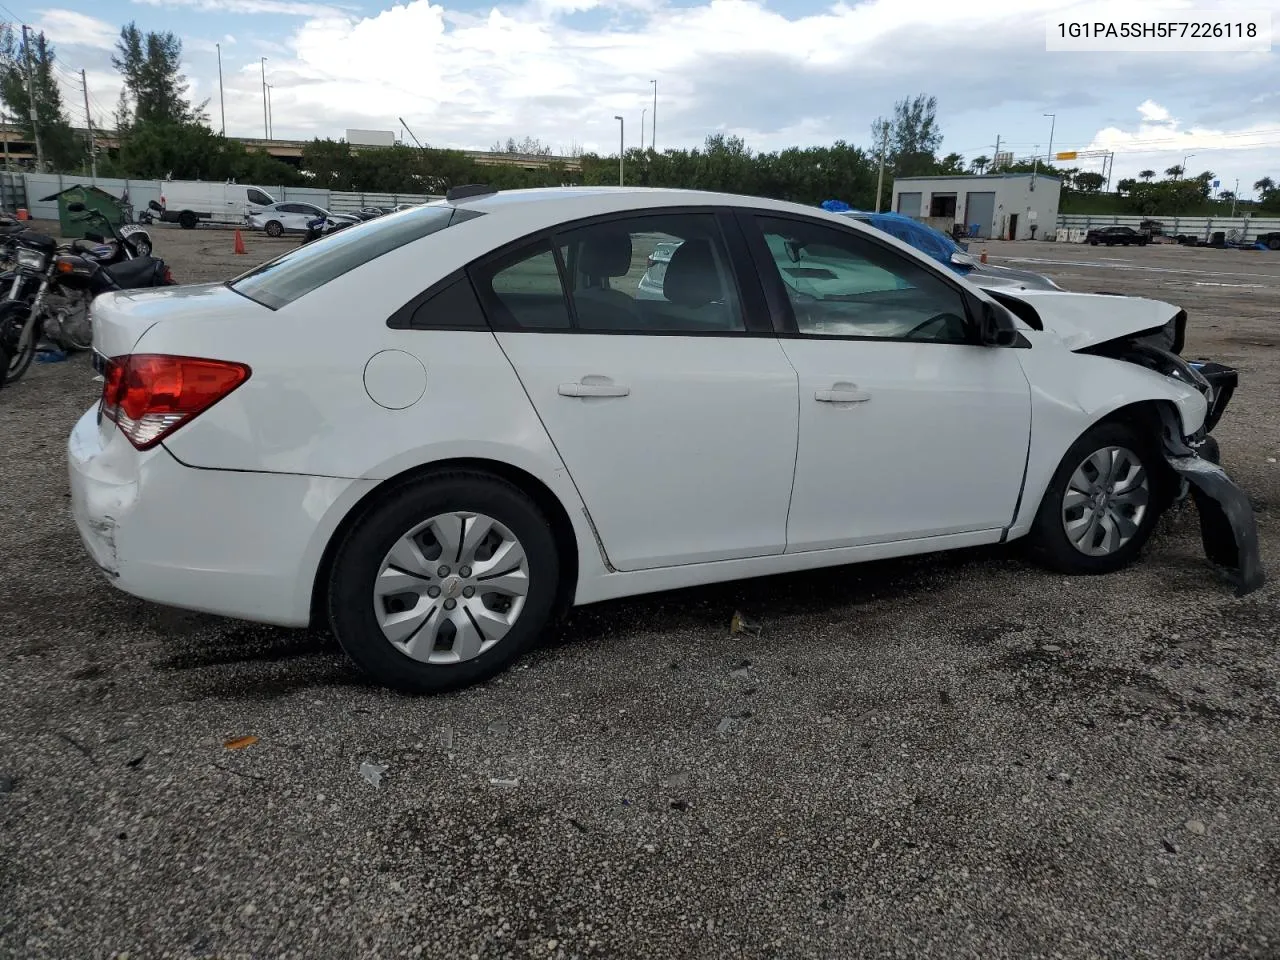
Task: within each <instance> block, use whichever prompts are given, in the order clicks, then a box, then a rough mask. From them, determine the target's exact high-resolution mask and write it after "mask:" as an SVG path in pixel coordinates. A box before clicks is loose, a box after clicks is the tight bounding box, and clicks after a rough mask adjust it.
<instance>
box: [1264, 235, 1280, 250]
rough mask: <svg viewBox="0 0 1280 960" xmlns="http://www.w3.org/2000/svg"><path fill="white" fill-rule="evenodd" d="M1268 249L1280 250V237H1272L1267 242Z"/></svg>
mask: <svg viewBox="0 0 1280 960" xmlns="http://www.w3.org/2000/svg"><path fill="white" fill-rule="evenodd" d="M1267 249H1269V250H1280V237H1272V238H1271V239H1270V240H1268V241H1267Z"/></svg>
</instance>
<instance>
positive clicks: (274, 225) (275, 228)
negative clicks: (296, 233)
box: [264, 220, 284, 237]
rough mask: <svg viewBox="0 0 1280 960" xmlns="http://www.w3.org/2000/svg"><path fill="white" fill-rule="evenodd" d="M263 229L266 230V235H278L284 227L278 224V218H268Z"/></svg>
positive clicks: (282, 231)
mask: <svg viewBox="0 0 1280 960" xmlns="http://www.w3.org/2000/svg"><path fill="white" fill-rule="evenodd" d="M264 229H265V230H266V232H267V236H268V237H278V236H280V235H281V234H282V233H284V227H282V226H281V225H280V222H279V221H278V220H268V221H267V225H266V227H265V228H264Z"/></svg>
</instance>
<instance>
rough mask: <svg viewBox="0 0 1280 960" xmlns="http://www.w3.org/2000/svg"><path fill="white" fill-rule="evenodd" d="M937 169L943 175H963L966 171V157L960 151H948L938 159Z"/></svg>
mask: <svg viewBox="0 0 1280 960" xmlns="http://www.w3.org/2000/svg"><path fill="white" fill-rule="evenodd" d="M936 171H937V173H938V174H939V175H941V176H957V177H958V176H963V175H964V172H965V165H964V157H962V156H960V154H958V153H948V154H947V155H946V156H945V157H943V158H942V159H941V160H939V161H938V166H937V168H936Z"/></svg>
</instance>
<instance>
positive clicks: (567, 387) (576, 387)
mask: <svg viewBox="0 0 1280 960" xmlns="http://www.w3.org/2000/svg"><path fill="white" fill-rule="evenodd" d="M583 379H584V380H586V379H587V378H585V377H584V378H583ZM559 393H560V396H562V397H626V396H630V394H631V388H630V387H624V386H623V385H622V384H618V383H593V382H587V383H583V382H578V383H562V384H560V389H559Z"/></svg>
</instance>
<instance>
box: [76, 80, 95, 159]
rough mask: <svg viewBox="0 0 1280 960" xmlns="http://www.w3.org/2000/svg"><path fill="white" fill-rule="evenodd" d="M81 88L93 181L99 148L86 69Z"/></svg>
mask: <svg viewBox="0 0 1280 960" xmlns="http://www.w3.org/2000/svg"><path fill="white" fill-rule="evenodd" d="M80 86H81V88H82V89H83V90H84V122H85V123H86V124H87V125H88V127H89V163H90V164H92V166H93V179H94V180H95V181H97V179H98V147H97V144H95V143H94V142H93V114H91V113H90V112H89V81H88V80H86V79H85V76H84V69H83V68H82V69H81V70H80Z"/></svg>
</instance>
